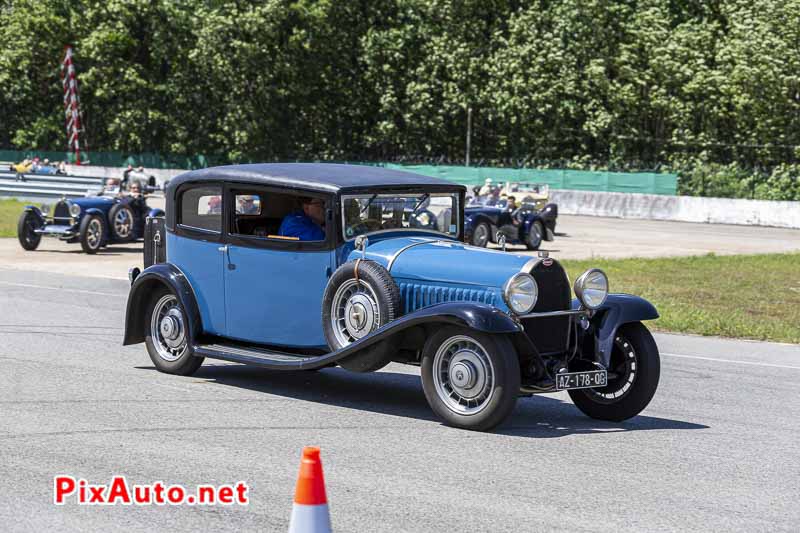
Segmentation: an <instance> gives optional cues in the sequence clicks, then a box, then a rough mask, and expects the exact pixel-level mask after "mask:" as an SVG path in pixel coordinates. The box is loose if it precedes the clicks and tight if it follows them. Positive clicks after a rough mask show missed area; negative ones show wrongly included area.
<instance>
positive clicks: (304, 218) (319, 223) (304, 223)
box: [278, 197, 325, 241]
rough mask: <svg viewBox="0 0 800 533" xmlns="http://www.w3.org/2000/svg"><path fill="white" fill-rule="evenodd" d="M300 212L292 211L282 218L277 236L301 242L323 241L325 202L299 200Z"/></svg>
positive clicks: (306, 198) (317, 199)
mask: <svg viewBox="0 0 800 533" xmlns="http://www.w3.org/2000/svg"><path fill="white" fill-rule="evenodd" d="M300 203H301V205H302V206H303V209H302V210H297V211H292V212H291V213H289V214H288V215H286V216H285V217H284V218H283V222H281V227H280V229H279V230H278V235H281V236H282V237H297V238H298V239H300V240H301V241H322V240H325V231H324V230H323V229H322V228H323V226H324V225H325V202H324V201H323V200H321V199H319V198H308V197H303V198H301V199H300Z"/></svg>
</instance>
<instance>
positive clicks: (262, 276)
mask: <svg viewBox="0 0 800 533" xmlns="http://www.w3.org/2000/svg"><path fill="white" fill-rule="evenodd" d="M167 250H169V247H168V248H167ZM226 261H227V263H228V264H227V265H226V266H225V269H224V272H225V301H226V306H225V309H226V323H227V328H226V333H225V336H227V337H230V338H233V339H237V340H242V341H252V342H258V343H262V344H272V345H276V346H295V347H302V348H311V347H313V348H322V349H327V343H326V342H325V335H324V333H323V331H322V321H321V320H320V317H321V316H322V296H323V294H324V292H325V285H326V284H327V282H328V276H329V274H330V272H331V267H332V264H333V261H334V255H333V254H332V253H331V252H330V251H319V252H311V251H308V252H297V251H284V250H266V249H262V248H249V247H244V246H234V245H228V252H227V259H226ZM231 266H234V268H230V267H231ZM298 287H301V288H302V290H298Z"/></svg>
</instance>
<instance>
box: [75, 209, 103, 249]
mask: <svg viewBox="0 0 800 533" xmlns="http://www.w3.org/2000/svg"><path fill="white" fill-rule="evenodd" d="M105 226H106V225H105V222H103V219H102V218H101V217H100V216H98V215H86V216H85V217H83V220H81V227H80V235H79V238H80V241H81V248H83V251H84V252H86V253H87V254H96V253H97V251H98V250H99V249H100V248H101V247H102V246H103V241H104V240H105V233H106V228H105Z"/></svg>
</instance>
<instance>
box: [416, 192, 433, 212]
mask: <svg viewBox="0 0 800 533" xmlns="http://www.w3.org/2000/svg"><path fill="white" fill-rule="evenodd" d="M430 196H431V193H429V192H426V193H425V194H423V195H422V198H420V199H419V202H417V205H415V206H414V209H413V210H412V211H411V212H412V213H416V212H417V209H419V206H421V205H422V202H424V201H425V200H427V199H428V198H430Z"/></svg>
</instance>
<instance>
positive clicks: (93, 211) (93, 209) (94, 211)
mask: <svg viewBox="0 0 800 533" xmlns="http://www.w3.org/2000/svg"><path fill="white" fill-rule="evenodd" d="M86 215H97V216H99V217H103V222H105V223H108V217H107V216H106V214H105V213H104V212H103V211H102V210H101V209H97V208H96V207H90V208H89V209H87V210H86V211H85V212H84V216H86Z"/></svg>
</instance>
